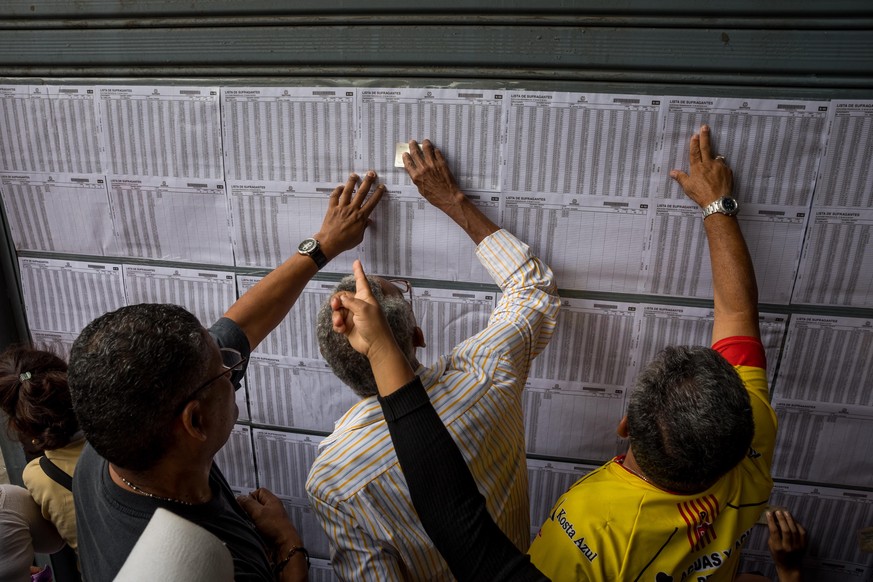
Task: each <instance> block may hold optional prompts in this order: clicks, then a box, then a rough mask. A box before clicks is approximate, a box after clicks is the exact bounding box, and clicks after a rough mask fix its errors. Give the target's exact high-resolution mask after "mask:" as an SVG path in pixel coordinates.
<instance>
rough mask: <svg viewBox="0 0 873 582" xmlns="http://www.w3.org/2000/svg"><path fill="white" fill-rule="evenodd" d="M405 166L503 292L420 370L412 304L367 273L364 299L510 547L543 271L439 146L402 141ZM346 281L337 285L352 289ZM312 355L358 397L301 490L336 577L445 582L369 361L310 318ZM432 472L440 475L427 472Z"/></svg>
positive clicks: (516, 527)
mask: <svg viewBox="0 0 873 582" xmlns="http://www.w3.org/2000/svg"><path fill="white" fill-rule="evenodd" d="M409 145H410V153H409V154H405V155H404V159H403V162H404V166H405V167H406V170H407V172H408V173H409V175H410V177H411V178H412V180H413V182H414V183H415V185H416V186H417V187H418V189H419V192H420V193H421V195H422V196H423V197H424V198H425V199H426V200H427V201H428V202H430V203H431V204H433V205H434V206H436V207H437V208H439V209H440V210H442V211H443V212H445V213H446V215H448V216H449V217H450V218H451V219H452V220H453V221H454V222H455V223H457V224H458V225H459V226H460V227H461V228H462V229H463V230H464V231H465V232H466V233H467V235H469V236H470V238H471V239H472V240H473V242H475V243H476V245H477V248H476V254H477V256H478V258H479V260H480V261H481V262H482V264H483V265H484V266H485V267H486V269H488V271H489V273H490V274H491V276H492V278H493V279H494V281H495V283H497V284H498V285H499V286H500V288H501V291H502V292H503V295H502V298H501V299H500V302H499V303H498V305H497V307H496V309H495V310H494V312H493V313H492V314H491V317H490V319H489V322H488V326H487V327H486V328H485V329H484V330H482V331H481V332H479V333H478V334H476V335H474V336H472V337H470V338H468V339H466V340H465V341H463V342H461V343H460V344H459V345H457V346H456V347H455V348H454V349H453V350H452V352H451V353H450V354H447V355H444V356H442V357H440V358H439V359H438V361H437V362H436V363H435V364H434V365H433V366H430V367H424V366H422V365H421V364H420V363H419V362H418V361H417V360H416V357H415V349H416V348H417V347H421V346H423V345H424V342H423V334H422V331H421V330H420V329H419V328H418V327H416V324H415V318H414V315H413V313H412V309H411V306H410V305H409V304H408V303H406V302H405V301H404V299H403V295H402V293H401V292H400V290H399V289H397V288H396V287H395V286H394V285H392V284H391V283H389V282H387V281H385V280H383V279H380V278H373V280H372V281H371V286H372V287H373V294H374V296H375V297H376V299H377V300H378V301H379V302H380V304H381V305H382V308H383V310H384V311H385V312H386V317H387V319H388V322H389V324H390V326H391V328H392V331H393V333H394V336H395V339H396V340H397V343H398V345H399V346H400V348H401V349H402V350H404V353H405V354H406V357H407V359H408V360H409V362H410V364H411V365H412V367H413V369H414V370H415V371H416V374H418V375H419V376H420V377H421V380H422V382H423V384H424V386H425V388H426V390H427V392H428V395H429V397H430V400H431V402H433V404H434V407H435V408H436V410H437V413H438V414H439V415H440V417H441V419H442V420H443V422H444V423H445V424H446V426H447V427H448V429H449V431H450V433H451V434H452V437H453V438H454V440H455V442H456V443H457V444H458V446H459V447H460V449H461V451H462V453H463V455H464V458H465V459H466V461H467V464H468V465H469V467H470V470H471V472H472V474H473V477H474V478H475V480H476V482H477V484H478V486H479V488H480V489H481V491H482V493H483V494H484V495H485V497H486V499H487V500H488V511H489V513H490V514H491V515H492V516H493V517H494V519H495V520H496V521H497V524H498V525H499V526H500V528H501V529H502V530H503V531H504V532H505V533H506V534H507V535H508V536H509V538H510V539H511V540H512V541H513V543H514V544H515V545H516V546H518V548H519V549H522V550H523V549H525V548H527V545H528V542H529V539H530V538H529V536H530V533H529V532H530V529H529V511H530V509H529V503H528V491H527V474H526V464H525V441H524V422H523V415H522V408H521V393H522V390H523V389H524V384H525V380H526V379H527V374H528V370H529V368H530V362H531V360H532V359H533V358H534V357H535V356H536V355H537V354H539V353H540V352H541V351H542V350H543V349H544V348H545V347H546V345H547V343H548V341H549V339H550V338H551V335H552V332H553V330H554V327H555V321H556V318H557V314H558V309H559V305H560V300H559V298H558V296H557V292H556V287H555V282H554V278H553V275H552V271H551V270H550V269H549V268H548V267H547V266H546V265H544V264H543V263H542V262H541V261H540V260H539V259H537V258H536V257H534V256H533V255H532V254H531V252H530V249H529V248H528V246H527V245H526V244H524V243H523V242H521V241H519V240H518V239H517V238H515V237H514V236H513V235H511V234H510V233H509V232H507V231H505V230H501V229H500V228H498V226H497V225H495V224H494V223H493V222H492V221H491V220H489V219H488V218H487V217H486V216H485V215H484V214H482V212H480V211H479V210H478V208H476V206H475V205H473V204H472V203H471V202H470V201H469V200H468V199H467V197H466V196H465V195H464V193H463V192H462V191H461V190H460V188H459V187H458V184H457V182H456V181H455V179H454V177H453V176H452V173H451V171H450V170H449V168H448V165H447V164H446V162H445V159H444V158H443V156H442V154H441V153H440V151H439V150H438V149H436V148H434V147H433V145H432V144H431V143H430V142H429V141H427V140H425V141H424V143H423V151H422V148H420V147H419V145H418V144H417V143H416V142H415V141H411V142H410V144H409ZM354 285H355V284H354V280H353V279H351V280H350V281H344V282H343V283H341V284H340V285H339V286H338V290H347V289H351V290H352V291H354V288H355V286H354ZM318 337H319V344H320V348H321V352H322V355H323V356H324V358H325V359H326V360H327V361H328V363H330V365H331V367H332V368H333V370H334V372H335V373H336V374H337V376H338V377H339V378H340V379H341V380H343V381H344V382H345V383H346V384H348V385H349V386H350V387H351V388H352V390H354V391H355V392H356V393H357V394H358V395H359V396H361V398H362V399H361V401H360V402H359V403H357V404H356V405H355V406H353V407H352V408H351V409H350V410H349V411H348V412H347V413H346V414H345V415H344V416H343V417H342V418H341V419H340V420H339V421H338V422H337V425H336V429H335V430H334V432H333V434H331V435H330V436H329V437H327V438H326V439H324V441H322V443H321V445H320V451H319V455H318V458H317V459H316V460H315V463H314V465H313V467H312V470H311V471H310V474H309V479H308V481H307V483H306V489H307V492H308V493H309V498H310V501H311V503H312V506H313V508H314V509H315V511H316V513H317V514H318V516H319V519H320V520H321V524H322V526H323V527H324V529H325V531H326V532H327V535H328V537H329V538H330V540H331V549H332V552H331V553H332V555H331V559H332V561H333V565H334V570H335V572H336V574H337V575H338V576H339V577H340V578H341V579H343V580H355V581H358V580H379V581H382V580H401V579H405V580H451V579H452V575H451V572H450V571H449V569H448V566H447V565H446V563H445V562H444V561H443V559H442V558H441V557H440V555H439V552H438V551H437V550H436V548H434V546H433V544H432V543H431V541H430V539H429V538H428V537H427V534H426V533H425V532H424V529H423V528H422V526H421V523H420V522H419V520H418V517H417V516H416V513H415V510H414V508H413V506H412V502H411V501H410V498H409V491H408V489H407V487H406V482H405V480H404V478H403V473H402V472H401V469H400V467H399V465H398V464H397V458H396V456H395V453H394V449H393V447H392V445H391V438H390V436H389V434H388V428H387V426H386V424H385V420H384V417H383V415H382V410H381V408H380V406H379V403H378V401H377V400H376V396H375V395H376V394H377V390H376V384H375V380H374V379H373V375H372V372H371V370H370V366H369V362H368V360H367V359H366V358H365V357H364V356H362V355H360V354H358V353H357V352H355V351H354V349H352V347H351V346H350V345H349V343H348V340H347V339H346V338H345V336H343V335H342V334H337V333H335V332H333V330H332V324H331V309H330V306H329V305H325V306H324V307H323V309H322V311H321V312H320V314H319V323H318ZM435 470H439V469H438V468H435Z"/></svg>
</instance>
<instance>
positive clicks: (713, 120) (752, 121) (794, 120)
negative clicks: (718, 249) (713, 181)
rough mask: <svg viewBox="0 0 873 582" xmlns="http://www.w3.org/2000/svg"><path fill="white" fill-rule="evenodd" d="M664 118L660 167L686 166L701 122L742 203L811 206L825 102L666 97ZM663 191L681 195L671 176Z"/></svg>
mask: <svg viewBox="0 0 873 582" xmlns="http://www.w3.org/2000/svg"><path fill="white" fill-rule="evenodd" d="M663 99H664V107H665V108H666V122H665V128H664V147H663V149H662V155H663V158H662V162H661V164H660V165H661V169H662V172H663V174H664V176H668V175H669V171H670V170H672V169H673V168H681V169H685V170H687V168H688V144H689V138H690V137H691V136H692V135H693V134H694V133H696V132H698V131H699V129H700V126H701V125H702V124H704V123H706V124H708V125H709V126H710V127H711V128H712V147H713V151H712V154H713V155H723V156H725V159H726V163H727V164H728V165H729V166H730V168H731V170H733V174H734V191H733V194H734V195H735V196H736V197H737V199H738V200H740V204H742V203H744V202H753V203H756V204H769V205H779V206H804V207H806V206H809V203H810V201H811V200H812V192H813V187H814V186H815V178H816V173H817V172H818V166H819V161H820V159H821V156H822V153H823V152H824V146H825V142H826V141H827V129H828V126H827V114H828V107H829V105H830V103H829V102H828V101H788V100H776V99H734V98H716V97H674V96H670V97H664V98H663ZM661 183H662V185H664V188H665V190H664V194H663V195H659V196H658V197H663V198H671V199H682V198H685V194H684V193H683V192H682V188H681V187H679V185H678V184H677V183H675V182H674V181H673V180H670V179H669V178H665V179H664V180H662V182H661Z"/></svg>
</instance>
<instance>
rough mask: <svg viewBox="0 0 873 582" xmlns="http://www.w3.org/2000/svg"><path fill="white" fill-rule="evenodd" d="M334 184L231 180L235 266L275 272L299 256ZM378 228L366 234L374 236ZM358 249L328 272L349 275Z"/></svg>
mask: <svg viewBox="0 0 873 582" xmlns="http://www.w3.org/2000/svg"><path fill="white" fill-rule="evenodd" d="M335 187H336V184H327V183H324V184H317V185H307V184H296V183H288V182H251V181H250V182H239V181H230V182H228V190H229V191H230V202H231V209H232V213H233V217H234V218H233V233H234V237H233V239H234V251H235V253H236V260H237V265H240V266H247V267H267V268H274V267H277V266H278V265H280V264H281V263H282V262H283V261H285V259H287V258H288V257H290V256H292V255H293V254H295V253H296V252H297V244H298V243H299V242H300V241H302V240H303V239H305V238H309V237H310V236H312V235H313V234H315V233H316V232H318V230H319V229H320V228H321V223H322V222H323V220H324V216H325V214H326V213H327V209H328V205H329V201H330V200H329V199H330V193H331V192H332V191H333V189H334V188H335ZM373 230H375V228H368V229H367V233H366V234H365V239H366V238H367V237H372V236H373ZM358 252H359V251H356V250H355V249H352V250H349V251H346V252H345V253H343V254H341V255H340V256H338V257H336V258H334V259H333V260H332V261H331V262H330V263H328V264H327V266H326V267H325V268H324V270H325V271H329V272H348V273H350V272H351V269H352V263H353V262H354V259H355V258H356V257H357V253H358Z"/></svg>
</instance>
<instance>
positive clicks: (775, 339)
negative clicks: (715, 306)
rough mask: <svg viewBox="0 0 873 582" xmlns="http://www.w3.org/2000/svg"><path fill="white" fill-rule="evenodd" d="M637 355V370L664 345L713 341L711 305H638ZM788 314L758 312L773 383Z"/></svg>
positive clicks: (768, 372)
mask: <svg viewBox="0 0 873 582" xmlns="http://www.w3.org/2000/svg"><path fill="white" fill-rule="evenodd" d="M640 309H641V310H642V319H641V320H640V331H639V341H638V343H639V356H638V357H637V362H638V366H637V369H636V373H639V372H641V371H642V369H643V368H644V367H645V366H646V365H647V364H648V363H649V362H651V361H652V360H653V359H654V358H655V356H656V355H657V353H658V352H660V351H661V350H662V349H664V348H666V347H667V346H705V347H709V346H711V345H712V327H713V322H714V319H713V313H712V309H706V308H700V307H687V306H681V305H645V304H643V305H640ZM787 323H788V316H787V315H782V314H777V313H759V315H758V327H759V329H760V331H761V343H762V344H763V346H764V354H765V355H766V357H767V381H768V383H769V384H771V385H772V382H773V379H774V378H775V375H776V365H777V363H778V361H779V354H780V352H781V349H782V340H783V338H784V337H785V330H786V325H787Z"/></svg>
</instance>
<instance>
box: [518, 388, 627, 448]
mask: <svg viewBox="0 0 873 582" xmlns="http://www.w3.org/2000/svg"><path fill="white" fill-rule="evenodd" d="M625 392H626V391H625V389H624V388H615V387H608V386H587V385H579V384H577V383H571V382H561V381H546V380H534V379H529V380H528V381H527V384H526V385H525V389H524V394H523V395H522V401H523V403H524V404H523V408H524V421H525V422H524V424H525V434H526V439H527V452H528V453H531V454H535V455H548V456H550V457H562V458H566V459H586V460H589V461H592V462H600V463H602V462H604V461H606V460H608V459H610V458H612V457H614V456H615V455H617V454H619V453H620V452H622V451H623V450H624V449H626V448H627V443H626V442H624V441H623V440H622V439H620V438H619V437H618V436H617V435H616V434H615V429H616V427H617V426H618V422H619V421H620V420H621V417H622V416H623V414H624V403H625Z"/></svg>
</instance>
